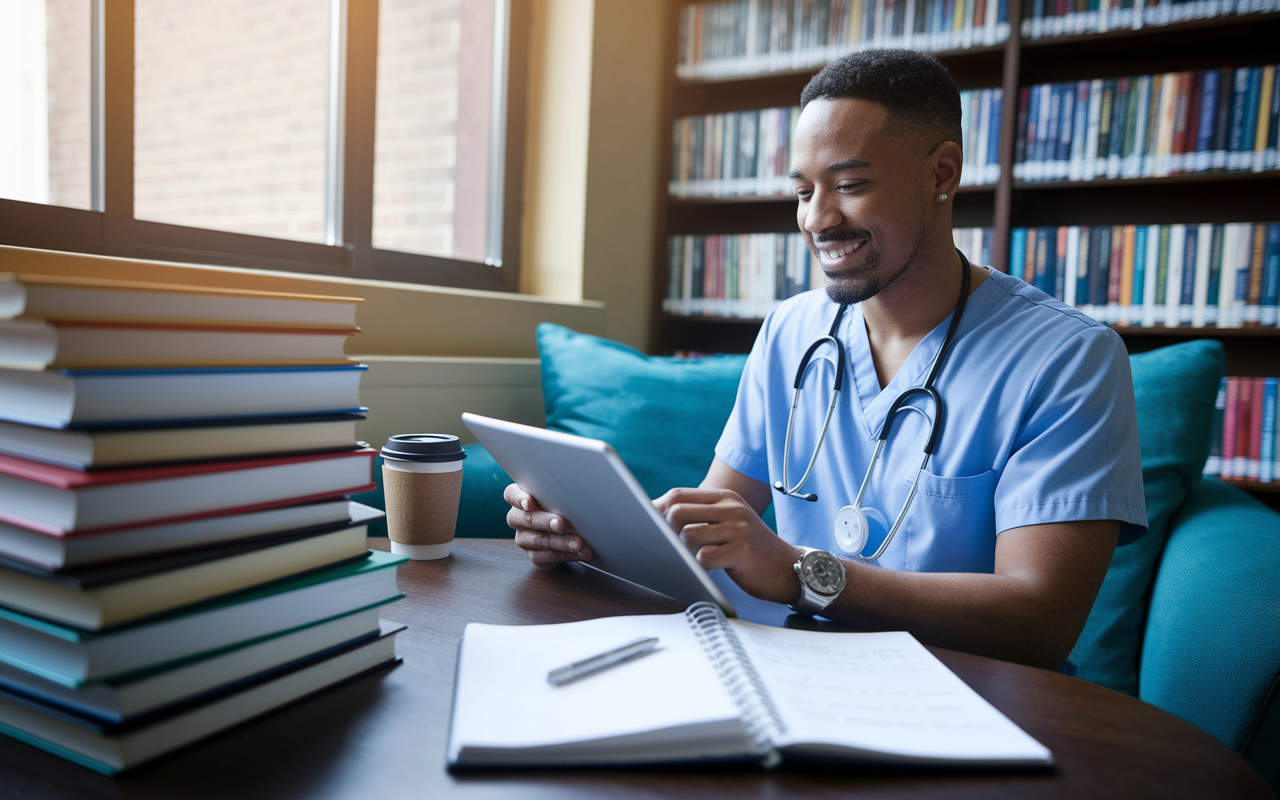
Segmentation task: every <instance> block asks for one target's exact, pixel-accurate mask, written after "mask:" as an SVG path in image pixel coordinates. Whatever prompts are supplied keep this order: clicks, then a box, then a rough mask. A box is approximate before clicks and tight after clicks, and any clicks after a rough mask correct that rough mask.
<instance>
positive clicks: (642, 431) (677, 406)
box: [538, 323, 746, 497]
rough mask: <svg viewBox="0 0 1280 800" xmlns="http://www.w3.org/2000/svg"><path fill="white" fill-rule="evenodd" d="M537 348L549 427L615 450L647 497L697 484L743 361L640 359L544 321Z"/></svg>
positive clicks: (632, 351) (736, 357)
mask: <svg viewBox="0 0 1280 800" xmlns="http://www.w3.org/2000/svg"><path fill="white" fill-rule="evenodd" d="M538 351H539V354H540V355H541V356H542V397H543V401H544V403H545V404H546V410H547V427H548V428H550V429H552V430H557V431H564V432H566V433H573V434H577V435H578V436H586V437H589V438H592V439H601V440H603V441H606V442H608V443H609V444H611V445H613V448H614V449H615V450H617V451H618V455H620V456H621V457H622V460H623V461H625V462H626V464H627V466H628V467H629V468H630V469H631V472H632V473H633V474H634V475H635V476H636V480H638V481H640V485H642V486H643V487H644V489H645V491H646V492H648V493H649V496H650V497H657V496H659V495H661V494H662V493H663V492H665V491H667V490H668V489H670V488H672V487H674V486H697V485H698V484H699V483H701V482H702V479H703V478H704V477H705V476H706V474H707V469H708V468H709V467H710V466H711V460H712V459H713V458H714V457H715V445H716V442H717V441H719V439H720V433H721V431H722V430H724V424H725V422H726V421H728V419H729V412H730V411H732V410H733V402H734V399H735V398H736V397H737V393H738V380H739V379H740V378H741V377H742V368H743V365H744V364H745V363H746V356H741V355H722V356H707V357H704V358H692V359H690V358H669V357H663V356H646V355H644V354H643V353H641V352H640V351H638V350H635V349H633V348H631V347H627V346H626V345H624V344H620V343H618V342H612V341H609V340H608V339H601V338H599V337H597V336H588V335H586V334H582V333H577V332H575V331H572V330H569V329H568V328H564V327H561V326H559V325H552V324H550V323H543V324H541V325H539V326H538Z"/></svg>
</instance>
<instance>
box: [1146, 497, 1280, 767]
mask: <svg viewBox="0 0 1280 800" xmlns="http://www.w3.org/2000/svg"><path fill="white" fill-rule="evenodd" d="M1139 696H1140V697H1141V698H1142V699H1143V700H1146V701H1147V702H1149V703H1152V704H1154V705H1157V706H1160V707H1161V708H1163V709H1165V710H1167V711H1169V712H1171V713H1173V714H1176V715H1178V716H1180V717H1182V718H1183V719H1185V720H1187V721H1189V722H1192V723H1194V724H1195V725H1197V726H1199V727H1200V728H1202V729H1204V730H1205V731H1207V732H1208V733H1210V734H1211V735H1213V736H1214V737H1215V738H1217V739H1218V740H1219V741H1221V742H1223V743H1224V744H1226V745H1227V746H1228V747H1230V748H1232V749H1233V750H1235V751H1236V752H1238V753H1241V754H1242V755H1244V757H1245V758H1246V759H1248V760H1249V762H1250V763H1251V764H1253V766H1254V768H1256V769H1257V770H1258V772H1259V773H1261V774H1262V776H1263V778H1264V779H1266V780H1267V782H1268V783H1269V784H1271V786H1272V787H1273V788H1275V787H1277V785H1280V514H1277V513H1276V512H1274V511H1272V510H1271V509H1269V508H1267V507H1266V506H1264V505H1262V504H1261V503H1259V502H1258V501H1257V500H1255V499H1254V498H1252V497H1250V496H1249V495H1248V494H1247V493H1245V492H1243V491H1241V490H1239V489H1236V488H1234V487H1232V486H1228V485H1227V484H1225V483H1223V482H1222V481H1219V480H1216V479H1208V478H1207V479H1205V480H1204V481H1203V483H1202V484H1201V485H1200V487H1199V488H1198V489H1197V490H1196V491H1195V493H1194V494H1193V495H1192V496H1191V498H1190V499H1189V500H1188V501H1187V502H1186V504H1184V506H1183V507H1182V508H1181V509H1179V511H1178V513H1177V515H1176V516H1175V517H1174V519H1173V521H1172V523H1171V525H1170V534H1169V541H1168V544H1167V545H1166V546H1165V551H1164V556H1163V559H1162V560H1161V563H1160V566H1159V568H1158V571H1157V573H1156V578H1155V582H1154V585H1153V587H1152V596H1151V605H1150V611H1149V614H1148V617H1147V626H1146V635H1145V639H1144V643H1143V652H1142V667H1141V673H1140V679H1139Z"/></svg>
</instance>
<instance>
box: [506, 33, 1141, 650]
mask: <svg viewBox="0 0 1280 800" xmlns="http://www.w3.org/2000/svg"><path fill="white" fill-rule="evenodd" d="M801 104H802V107H803V111H802V113H801V115H800V120H799V123H798V125H797V128H796V133H795V139H794V143H793V148H794V150H793V161H792V170H791V179H792V186H793V190H794V192H795V195H796V198H797V211H796V219H797V222H798V224H799V227H800V230H801V232H802V233H803V234H804V236H805V239H806V240H807V242H808V245H809V248H810V250H811V252H812V254H813V257H814V258H816V259H817V261H818V264H819V265H820V266H821V267H822V270H823V272H824V273H825V274H826V276H827V279H828V287H827V289H826V291H825V292H824V291H820V290H819V291H811V292H807V293H805V294H803V295H801V296H799V297H795V298H792V299H791V300H788V301H786V302H784V303H781V304H779V305H778V306H777V307H776V308H775V309H774V310H773V312H772V313H770V314H769V316H768V318H767V319H766V320H765V322H764V324H763V326H762V327H761V330H760V334H759V336H758V337H757V339H756V342H755V346H754V348H753V349H752V352H751V355H750V357H749V358H748V361H747V365H746V369H745V371H744V373H743V376H742V382H741V384H740V386H739V390H738V398H737V403H736V405H735V407H734V410H733V414H732V415H731V416H730V418H729V422H728V424H727V426H726V427H725V431H724V433H723V435H722V437H721V439H720V442H719V444H718V445H717V447H716V457H715V460H714V462H713V464H712V466H711V469H710V471H709V472H708V473H707V477H706V479H705V480H704V481H703V482H702V485H701V486H700V487H699V488H697V489H692V488H681V489H672V490H671V491H669V492H667V494H665V495H663V496H662V497H661V498H659V499H658V500H657V501H655V502H656V503H657V505H658V507H659V509H660V510H662V511H663V513H664V514H665V515H666V517H667V519H668V521H669V522H670V523H671V524H672V526H673V527H675V528H676V529H677V530H679V531H681V536H682V538H683V539H684V540H685V542H686V543H688V544H689V545H690V547H691V548H693V549H695V551H696V552H697V557H698V560H699V562H701V563H702V565H703V566H704V567H706V568H707V569H724V570H726V571H727V572H728V574H729V575H730V576H731V577H732V578H733V579H734V580H735V581H736V582H737V583H738V584H739V585H740V586H742V588H743V589H745V590H746V591H747V592H749V593H750V594H752V595H754V596H756V597H759V598H762V599H765V600H771V601H774V602H778V603H788V604H797V603H799V605H800V608H802V609H804V610H807V611H810V612H813V613H820V614H822V615H823V616H826V617H829V618H832V619H837V620H843V621H848V622H851V623H855V624H857V625H860V626H863V627H868V628H880V629H907V630H910V631H912V632H913V633H915V634H916V635H917V636H918V637H919V638H921V639H923V640H925V641H928V642H930V643H933V644H939V645H943V646H946V647H953V648H956V649H961V650H967V651H970V652H975V653H981V654H983V655H989V656H994V657H997V658H1003V659H1007V660H1012V661H1019V662H1022V663H1027V664H1035V665H1040V666H1045V667H1050V668H1056V667H1057V666H1058V665H1060V664H1061V663H1062V662H1063V660H1064V659H1065V658H1066V656H1067V654H1068V653H1069V652H1070V650H1071V648H1072V646H1073V645H1074V644H1075V641H1076V638H1077V636H1078V635H1079V633H1080V630H1081V628H1082V627H1083V625H1084V622H1085V619H1086V617H1087V616H1088V613H1089V609H1090V607H1091V605H1092V604H1093V600H1094V597H1095V596H1096V594H1097V591H1098V588H1099V586H1100V585H1101V583H1102V579H1103V577H1104V575H1105V573H1106V570H1107V566H1108V564H1109V563H1110V560H1111V554H1112V552H1113V551H1114V549H1115V546H1116V543H1117V540H1119V541H1125V540H1128V539H1132V538H1136V537H1137V536H1140V535H1142V533H1144V532H1145V530H1146V524H1147V523H1146V512H1145V507H1144V502H1143V491H1142V468H1141V461H1140V456H1139V452H1138V431H1137V421H1136V415H1135V410H1134V397H1133V383H1132V378H1131V376H1130V372H1129V361H1128V357H1127V355H1126V354H1125V350H1124V347H1123V344H1122V343H1121V341H1120V338H1119V337H1118V336H1117V335H1116V334H1115V333H1114V332H1113V331H1111V330H1109V329H1108V328H1106V327H1105V326H1102V325H1099V324H1098V323H1096V322H1094V321H1092V320H1090V319H1088V318H1087V317H1085V316H1083V315H1082V314H1080V313H1079V312H1077V311H1076V310H1075V309H1072V308H1069V307H1067V306H1065V305H1063V304H1062V303H1059V302H1057V301H1055V300H1053V299H1052V298H1050V297H1049V296H1047V295H1045V294H1044V293H1043V292H1041V291H1039V290H1037V289H1034V288H1032V287H1031V286H1029V285H1027V284H1026V283H1023V282H1022V281H1020V280H1018V279H1015V278H1011V277H1009V276H1007V275H1005V274H1003V273H1000V272H996V271H994V270H990V269H988V268H985V267H976V266H969V265H968V264H967V262H966V261H964V260H962V258H961V257H960V255H959V254H958V253H957V252H956V250H955V247H954V245H953V243H952V236H951V212H952V202H953V199H954V196H955V191H956V189H957V187H958V186H959V183H960V171H961V164H962V161H963V159H962V154H961V148H960V145H959V144H958V143H959V142H960V141H962V137H961V135H960V114H961V112H960V101H959V93H958V91H957V89H956V86H955V83H954V82H953V81H952V80H951V78H950V76H949V75H948V74H947V72H946V70H945V68H944V67H942V65H941V64H940V63H939V62H938V61H937V60H936V59H934V58H932V57H931V56H926V55H922V54H919V53H913V52H910V51H870V52H864V53H859V54H854V55H851V56H848V57H846V58H843V59H841V60H840V61H837V62H835V63H833V64H832V65H830V66H828V67H827V68H826V69H824V70H823V71H822V72H821V73H820V74H818V75H817V76H816V77H815V78H814V79H813V80H812V81H811V82H810V83H809V85H808V86H807V87H806V88H805V90H804V93H803V95H802V96H801ZM1009 113H1012V112H1009ZM965 269H967V270H968V271H969V282H970V287H969V295H968V300H967V303H966V307H965V309H964V312H963V315H962V316H961V319H960V321H959V323H958V327H957V328H956V331H955V334H954V341H953V344H952V345H951V348H950V349H949V350H948V352H947V354H946V357H945V360H944V361H943V364H942V367H941V370H940V372H939V373H938V376H937V379H936V383H935V388H936V389H937V390H938V392H939V394H940V395H941V396H942V398H943V401H944V403H945V408H946V413H945V418H944V420H943V425H942V432H941V435H940V439H939V441H938V443H937V446H936V448H935V450H934V453H933V456H932V459H931V460H930V462H929V464H928V467H927V469H926V471H925V472H924V473H922V474H920V475H919V478H918V485H917V490H916V494H915V497H914V499H913V501H912V502H911V505H910V508H909V510H908V512H907V514H906V516H905V517H904V520H903V524H902V526H901V528H900V530H899V531H898V532H897V535H896V537H895V538H893V540H892V541H891V542H890V544H889V546H888V547H887V548H886V549H885V552H884V554H883V556H882V557H881V558H880V559H879V560H877V561H874V562H871V563H867V562H864V561H862V560H859V559H857V558H856V557H854V555H853V554H850V553H845V552H842V551H841V549H840V547H839V541H838V538H837V537H836V535H835V526H836V523H837V517H838V515H839V514H840V512H841V509H842V508H843V507H844V506H846V505H850V504H852V503H853V501H854V498H855V497H856V496H857V494H858V490H859V487H860V486H861V484H862V481H863V477H864V475H865V474H866V471H867V466H868V464H869V462H870V461H871V455H872V452H873V451H874V449H875V445H876V441H877V437H878V435H879V433H880V430H881V427H882V426H883V424H884V420H885V416H886V414H887V413H888V410H889V407H890V405H891V404H892V403H893V401H894V399H895V398H897V397H898V395H899V394H901V393H902V392H903V391H904V390H906V389H908V388H910V387H913V386H920V385H921V384H922V383H923V382H924V380H925V376H926V375H927V373H928V371H929V368H930V366H931V364H932V361H933V360H934V358H935V357H936V355H937V353H938V351H939V348H940V347H941V345H942V341H943V338H944V336H945V334H946V331H947V329H948V326H949V324H950V323H951V317H952V316H953V313H954V311H955V309H956V306H957V300H958V298H959V294H960V291H961V286H962V273H963V271H964V270H965ZM842 304H844V305H847V309H846V311H845V313H844V315H843V317H842V318H841V322H840V325H839V326H838V327H837V329H836V332H835V335H836V336H837V337H838V338H839V339H840V340H841V341H842V342H843V344H844V348H845V353H846V364H845V368H846V375H845V381H844V388H843V391H842V392H841V393H840V394H839V395H838V399H837V401H836V406H835V410H834V413H833V415H832V418H831V423H830V427H829V430H828V431H827V434H826V438H825V440H824V441H823V443H822V446H821V449H820V450H819V452H818V456H817V460H816V463H815V464H814V467H813V471H812V474H811V475H810V477H809V478H808V480H807V481H806V483H805V485H804V486H803V488H802V489H801V490H800V491H801V493H804V494H808V493H813V494H816V495H817V499H816V501H812V502H810V501H807V500H805V499H801V498H799V497H794V496H787V495H784V494H783V493H782V492H781V491H778V490H776V489H774V488H772V484H773V483H774V482H775V481H777V480H780V479H781V478H782V476H783V464H782V461H783V450H784V441H785V437H786V430H787V419H788V414H789V412H790V410H791V404H792V386H793V381H794V378H795V374H796V369H797V367H798V365H799V364H800V361H801V358H802V356H803V355H804V353H805V351H806V350H807V349H808V348H809V346H810V344H812V343H813V342H814V341H816V340H817V339H819V338H821V337H822V336H824V335H826V334H827V333H828V331H829V330H830V328H831V326H832V323H833V321H834V320H835V319H836V315H837V312H838V310H839V309H840V306H841V305H842ZM835 357H836V355H835V350H834V348H833V347H831V346H829V345H828V346H824V347H823V348H821V349H820V350H819V351H818V355H817V356H816V357H815V359H814V363H813V366H812V367H811V368H810V369H809V370H808V373H807V375H806V378H805V383H804V393H803V394H802V396H801V399H800V404H799V406H798V408H797V411H796V418H795V422H794V430H793V434H792V443H791V454H790V464H789V471H790V476H791V480H792V481H793V482H794V481H795V480H797V479H798V478H799V476H800V475H802V474H803V473H804V471H805V467H806V466H807V464H808V462H809V458H810V456H811V455H812V454H813V452H814V449H815V447H817V446H818V441H819V438H820V435H821V430H822V422H823V417H824V416H825V413H826V409H827V406H828V403H829V400H830V397H831V390H832V384H833V381H834V376H835V367H834V364H833V360H834V359H835ZM912 405H917V406H919V407H920V408H921V409H922V410H924V411H926V412H928V416H929V417H932V416H933V415H934V411H933V409H932V408H931V406H930V405H929V404H928V403H927V401H920V400H913V401H912ZM928 424H929V422H928V418H927V417H926V415H925V414H917V413H911V412H907V413H903V414H900V415H899V418H898V419H897V420H896V421H895V422H894V425H893V427H892V429H891V435H890V437H889V439H888V442H887V444H886V447H885V450H884V452H883V454H882V456H881V459H880V461H879V462H878V463H877V464H876V466H875V470H874V471H873V472H872V474H871V478H870V480H869V484H868V488H867V491H866V494H865V495H864V498H863V502H862V506H863V508H864V509H866V511H867V515H868V517H869V518H871V519H872V520H873V525H872V533H871V541H870V544H869V545H868V546H867V548H866V549H865V550H864V551H863V552H864V553H866V554H867V555H870V554H871V553H872V552H873V551H874V550H875V549H876V545H877V544H878V542H879V541H881V540H883V538H884V534H885V530H886V528H887V527H888V525H890V524H892V521H893V519H894V518H895V517H896V516H897V515H898V513H899V509H901V508H902V505H903V503H904V502H906V500H907V497H908V495H909V494H910V490H911V486H912V483H913V481H914V480H916V478H917V473H918V471H919V466H920V461H921V457H922V452H923V448H924V443H925V441H926V439H927V438H928ZM507 499H508V501H509V502H511V504H512V505H513V509H512V511H511V513H510V515H509V517H508V521H509V522H510V524H511V525H512V527H514V528H516V529H517V535H516V541H517V543H518V544H519V545H520V546H521V547H523V548H525V549H526V550H527V551H528V553H529V557H530V559H531V560H532V561H533V562H534V563H535V564H539V565H544V566H549V565H554V564H557V563H560V562H562V561H570V560H580V559H588V558H590V556H591V553H590V549H589V548H588V547H587V546H586V544H585V543H584V542H583V541H582V539H581V538H579V537H578V536H576V535H575V534H574V533H573V532H572V529H571V527H570V526H569V525H568V523H567V521H566V520H563V519H560V518H558V517H555V516H554V515H550V514H547V513H546V512H543V511H541V510H539V509H538V508H537V504H536V502H535V501H534V500H533V498H531V497H529V496H528V495H527V494H524V493H523V492H521V491H520V490H519V489H518V488H517V487H514V486H512V487H510V488H509V489H508V490H507ZM771 502H772V503H774V504H775V508H776V513H777V520H778V532H779V533H778V535H775V534H774V533H773V532H772V531H771V530H770V529H769V528H768V527H767V526H766V525H765V524H764V523H763V522H762V521H761V519H760V516H759V515H760V513H762V512H763V511H764V509H765V508H766V507H767V506H768V505H769V503H771ZM877 520H878V521H880V523H879V524H875V522H874V521H877ZM803 548H813V549H814V550H816V551H817V553H816V555H814V556H813V557H812V559H811V560H810V561H809V562H805V561H804V559H805V558H810V556H808V555H805V553H806V552H807V551H806V550H805V549H803ZM822 551H826V553H830V554H832V555H834V556H835V557H838V559H839V560H838V561H837V560H836V559H835V558H831V557H830V556H827V555H826V554H825V553H824V552H822ZM813 559H818V560H817V561H814V560H813ZM821 559H826V560H825V561H823V560H821ZM804 563H812V564H818V565H819V571H820V572H823V573H825V578H823V579H824V580H825V579H831V580H829V581H828V583H827V584H826V585H825V588H824V586H823V585H817V584H814V583H813V579H812V578H810V579H808V580H809V581H810V584H809V585H810V589H806V588H805V587H806V584H805V581H806V578H805V577H803V576H802V575H801V573H802V572H803V569H801V568H798V567H800V566H801V565H803V564H804ZM833 572H841V573H843V576H844V577H843V579H842V580H840V581H834V577H833V574H832V573H833ZM821 577H822V576H820V578H821ZM815 585H817V588H818V589H819V590H821V591H823V592H828V594H814V593H813V591H811V589H812V588H813V586H815ZM832 586H838V589H835V590H834V592H833V593H832V591H831V589H832Z"/></svg>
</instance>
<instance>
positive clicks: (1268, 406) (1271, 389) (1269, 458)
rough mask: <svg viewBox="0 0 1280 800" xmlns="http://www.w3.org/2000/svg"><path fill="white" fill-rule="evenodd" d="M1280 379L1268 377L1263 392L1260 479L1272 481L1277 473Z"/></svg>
mask: <svg viewBox="0 0 1280 800" xmlns="http://www.w3.org/2000/svg"><path fill="white" fill-rule="evenodd" d="M1277 388H1280V380H1277V379H1276V378H1267V379H1266V380H1265V381H1264V386H1263V392H1262V425H1261V432H1260V434H1259V451H1260V462H1259V467H1258V480H1259V481H1261V482H1262V483H1271V482H1272V481H1274V480H1275V475H1276V391H1277Z"/></svg>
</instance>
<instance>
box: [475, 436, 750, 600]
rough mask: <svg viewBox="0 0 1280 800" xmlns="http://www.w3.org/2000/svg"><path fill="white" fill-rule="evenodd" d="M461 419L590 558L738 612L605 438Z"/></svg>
mask: <svg viewBox="0 0 1280 800" xmlns="http://www.w3.org/2000/svg"><path fill="white" fill-rule="evenodd" d="M462 421H463V422H465V423H466V425H467V427H468V428H470V429H471V432H472V433H474V434H475V435H476V438H477V439H479V440H480V443H481V444H483V445H484V446H485V448H486V449H487V450H488V451H489V452H490V453H491V454H492V455H493V457H494V458H495V459H497V461H498V463H499V464H501V465H502V468H503V469H505V470H506V471H507V474H508V475H510V476H511V477H512V479H513V480H515V482H516V483H517V484H519V485H520V488H522V489H524V490H525V491H526V492H528V493H529V494H531V495H533V496H534V497H535V498H537V500H538V504H539V505H540V506H542V507H543V508H544V509H546V510H547V511H551V512H554V513H556V514H559V515H561V516H563V517H564V518H565V519H567V520H569V521H571V522H572V523H573V527H574V530H576V531H577V532H578V534H579V535H580V536H582V538H583V539H585V540H586V542H587V544H589V545H590V546H591V550H592V552H593V554H594V555H593V557H592V559H591V560H590V561H588V562H585V563H586V564H587V566H590V567H594V568H595V569H598V570H601V571H602V572H607V573H609V574H610V575H615V576H617V577H619V578H622V579H623V580H627V581H631V582H632V583H636V584H639V585H640V586H643V587H645V588H646V589H652V590H653V591H655V592H660V593H661V594H665V595H667V596H668V597H671V598H674V599H676V600H679V601H681V602H684V603H696V602H698V601H701V600H707V601H710V602H712V603H715V604H716V605H718V606H720V607H721V608H722V609H724V612H725V613H726V614H728V615H729V616H735V612H734V610H733V604H731V603H730V602H729V600H728V598H726V597H725V596H724V594H723V593H722V592H721V591H720V589H719V588H717V587H716V585H715V584H714V583H712V581H711V578H710V576H708V575H707V572H706V570H704V569H703V568H702V565H701V564H699V563H698V560H697V559H695V558H694V557H693V554H692V553H690V552H689V549H688V548H687V547H685V545H684V543H683V542H681V541H680V537H679V536H677V535H676V532H675V531H673V530H672V529H671V526H670V525H668V524H667V521H666V520H665V519H664V518H663V517H662V515H661V514H659V513H658V510H657V509H656V508H654V507H653V503H652V502H650V500H649V497H648V495H646V494H645V491H644V488H643V487H641V486H640V482H639V481H637V480H636V479H635V477H634V476H633V475H632V474H631V471H630V470H628V469H627V465H626V464H623V463H622V459H621V458H619V457H618V454H617V453H615V452H614V450H613V448H612V447H610V446H609V445H608V444H607V443H605V442H601V441H599V440H596V439H585V438H583V437H581V436H572V435H570V434H567V433H558V432H556V431H548V430H543V429H542V428H534V427H530V426H528V425H520V424H518V423H515V422H506V421H504V420H500V419H492V418H490V417H482V416H479V415H478V414H463V415H462Z"/></svg>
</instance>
